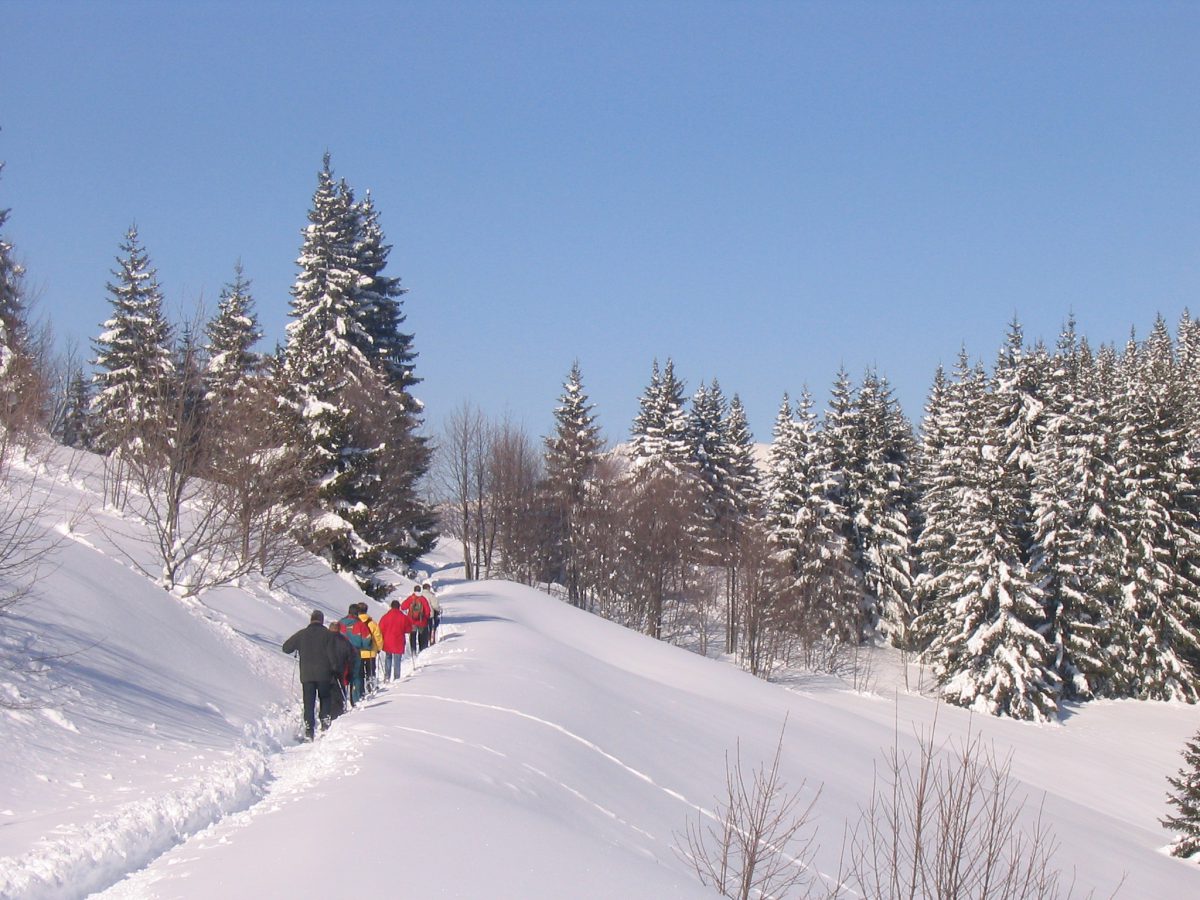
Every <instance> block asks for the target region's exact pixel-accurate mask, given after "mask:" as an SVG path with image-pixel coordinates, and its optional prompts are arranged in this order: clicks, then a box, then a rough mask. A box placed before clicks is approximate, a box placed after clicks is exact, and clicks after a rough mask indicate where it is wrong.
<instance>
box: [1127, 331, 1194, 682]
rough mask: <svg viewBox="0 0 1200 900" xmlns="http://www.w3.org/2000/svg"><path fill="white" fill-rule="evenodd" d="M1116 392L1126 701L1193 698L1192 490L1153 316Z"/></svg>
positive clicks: (1179, 416)
mask: <svg viewBox="0 0 1200 900" xmlns="http://www.w3.org/2000/svg"><path fill="white" fill-rule="evenodd" d="M1120 371H1121V379H1120V380H1121V385H1120V388H1119V390H1118V396H1119V415H1120V425H1119V428H1120V431H1119V434H1120V437H1119V441H1118V448H1117V457H1118V459H1117V467H1118V471H1119V473H1120V477H1121V479H1122V486H1123V492H1122V496H1121V498H1120V501H1119V522H1120V525H1121V531H1122V535H1123V538H1124V542H1125V548H1126V553H1127V556H1126V562H1125V566H1124V583H1123V585H1122V588H1123V590H1122V594H1123V598H1124V602H1123V607H1122V613H1123V615H1122V620H1121V622H1120V623H1119V624H1118V630H1119V632H1121V633H1122V638H1123V640H1121V643H1122V646H1124V647H1126V648H1127V656H1126V657H1125V659H1124V660H1123V665H1121V666H1120V668H1119V671H1118V672H1117V673H1116V676H1115V677H1116V679H1117V682H1118V684H1119V685H1120V686H1121V688H1123V690H1122V692H1123V693H1129V694H1132V695H1133V696H1138V697H1142V698H1147V699H1158V700H1186V701H1188V702H1196V701H1197V699H1200V668H1198V667H1200V637H1198V635H1200V589H1198V586H1197V583H1196V574H1195V573H1196V572H1197V571H1198V570H1197V560H1196V553H1197V551H1196V548H1197V547H1198V546H1200V525H1198V523H1197V485H1198V483H1200V473H1198V471H1197V465H1196V458H1195V457H1194V455H1193V454H1192V453H1191V452H1189V448H1188V446H1187V428H1186V421H1185V412H1184V409H1185V407H1184V402H1183V394H1182V391H1181V389H1180V384H1179V380H1178V370H1177V368H1176V365H1175V360H1174V351H1173V347H1172V343H1171V338H1170V334H1169V333H1168V331H1167V328H1166V325H1165V323H1164V322H1163V320H1162V318H1161V317H1160V318H1159V319H1158V320H1157V322H1156V323H1155V326H1154V329H1153V331H1152V332H1151V335H1150V337H1149V339H1148V340H1147V341H1146V344H1145V346H1144V347H1142V348H1139V347H1138V346H1137V344H1136V342H1135V341H1134V340H1132V339H1131V340H1130V343H1129V346H1128V347H1127V349H1126V352H1125V358H1124V360H1123V361H1122V365H1121V370H1120Z"/></svg>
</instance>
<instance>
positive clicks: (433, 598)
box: [421, 581, 442, 645]
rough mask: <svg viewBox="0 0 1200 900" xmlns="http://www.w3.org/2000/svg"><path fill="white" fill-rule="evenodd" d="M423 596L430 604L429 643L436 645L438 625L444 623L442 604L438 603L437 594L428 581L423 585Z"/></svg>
mask: <svg viewBox="0 0 1200 900" xmlns="http://www.w3.org/2000/svg"><path fill="white" fill-rule="evenodd" d="M421 596H422V597H424V598H425V602H426V603H427V604H429V643H430V644H431V645H432V644H436V643H437V631H438V625H440V624H441V623H442V604H440V603H438V598H437V594H435V593H434V592H433V585H432V584H430V583H429V582H428V581H426V582H425V583H424V584H422V585H421Z"/></svg>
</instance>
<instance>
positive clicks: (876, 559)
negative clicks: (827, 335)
mask: <svg viewBox="0 0 1200 900" xmlns="http://www.w3.org/2000/svg"><path fill="white" fill-rule="evenodd" d="M855 405H856V408H857V414H856V420H857V424H858V430H859V436H858V440H857V441H856V446H857V449H858V453H859V459H858V460H857V461H856V463H855V469H856V470H857V472H858V479H857V482H858V484H857V489H856V491H855V493H856V498H855V508H854V516H855V529H854V531H855V534H857V536H858V540H859V544H858V547H856V548H855V549H856V552H857V560H858V568H859V570H860V571H861V572H862V577H863V584H864V587H865V590H866V595H865V599H864V614H865V620H864V624H865V626H866V627H867V628H868V629H869V630H871V631H878V632H879V633H881V634H882V635H884V636H885V637H886V638H887V639H888V640H889V641H891V642H892V643H893V644H896V645H897V646H907V645H908V643H909V629H910V626H911V624H912V622H913V620H914V618H915V615H916V614H915V610H914V608H913V572H912V562H911V560H912V555H913V553H912V547H911V542H912V531H913V529H912V521H911V520H912V518H913V511H912V509H913V506H914V500H915V498H914V489H913V486H912V484H911V477H912V473H911V468H910V466H911V459H912V456H913V450H914V439H913V436H912V428H911V426H910V425H909V423H908V420H907V419H906V418H905V417H904V414H903V412H902V411H901V410H900V408H899V405H898V404H897V403H896V400H895V398H894V397H893V395H892V391H891V387H890V385H889V384H888V382H887V379H886V378H881V377H880V376H878V375H877V374H875V373H874V372H870V373H868V374H867V376H866V377H865V378H864V379H863V383H862V385H861V387H860V388H859V390H858V395H857V398H856V401H855Z"/></svg>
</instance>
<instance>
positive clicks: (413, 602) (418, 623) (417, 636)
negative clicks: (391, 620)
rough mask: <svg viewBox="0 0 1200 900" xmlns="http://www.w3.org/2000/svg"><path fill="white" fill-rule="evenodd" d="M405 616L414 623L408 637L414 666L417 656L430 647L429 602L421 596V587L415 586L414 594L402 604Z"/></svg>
mask: <svg viewBox="0 0 1200 900" xmlns="http://www.w3.org/2000/svg"><path fill="white" fill-rule="evenodd" d="M400 608H401V609H402V610H404V614H405V615H406V616H408V618H409V621H411V622H412V631H411V632H409V635H408V643H409V647H410V649H411V650H412V654H413V666H414V667H415V666H416V664H417V656H418V655H419V654H420V652H421V651H422V650H424V649H425V648H426V647H428V646H429V616H430V612H431V610H430V609H429V601H428V600H426V599H425V597H424V596H423V595H422V594H421V586H420V585H419V584H415V585H413V592H412V593H411V594H409V595H408V596H407V597H406V598H405V599H404V602H403V603H401V604H400Z"/></svg>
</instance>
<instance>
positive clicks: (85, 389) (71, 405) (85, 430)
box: [55, 367, 92, 450]
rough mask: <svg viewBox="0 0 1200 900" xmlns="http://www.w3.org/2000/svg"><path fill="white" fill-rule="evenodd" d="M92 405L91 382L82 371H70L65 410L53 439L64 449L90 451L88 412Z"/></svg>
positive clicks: (90, 431)
mask: <svg viewBox="0 0 1200 900" xmlns="http://www.w3.org/2000/svg"><path fill="white" fill-rule="evenodd" d="M91 404H92V393H91V382H90V381H89V380H88V379H87V378H86V377H85V376H84V374H83V369H81V368H78V367H76V368H75V369H74V370H72V371H71V374H70V378H69V380H68V382H67V393H66V398H65V408H64V410H63V415H62V419H61V424H60V430H59V433H58V434H56V435H55V437H56V438H57V439H58V440H59V441H60V442H61V443H62V444H63V446H66V447H75V448H78V449H80V450H90V449H92V428H91V420H90V416H89V412H88V410H89V409H90V407H91Z"/></svg>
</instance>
